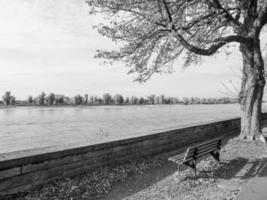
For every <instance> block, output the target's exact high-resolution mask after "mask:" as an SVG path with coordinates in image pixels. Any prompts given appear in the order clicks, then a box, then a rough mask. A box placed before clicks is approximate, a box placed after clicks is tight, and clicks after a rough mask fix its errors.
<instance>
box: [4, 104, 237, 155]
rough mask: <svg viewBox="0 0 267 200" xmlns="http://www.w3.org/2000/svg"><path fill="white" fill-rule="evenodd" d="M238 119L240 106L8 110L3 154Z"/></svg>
mask: <svg viewBox="0 0 267 200" xmlns="http://www.w3.org/2000/svg"><path fill="white" fill-rule="evenodd" d="M238 116H239V106H238V105H234V104H225V105H186V106H185V105H147V106H78V107H13V108H2V109H0V128H1V129H0V130H1V131H0V154H1V153H6V152H13V151H21V150H27V149H38V148H47V147H60V148H68V147H70V146H72V147H73V146H83V145H89V144H95V143H100V142H107V141H111V140H117V139H122V138H128V137H135V136H140V135H145V134H151V133H156V132H159V131H163V130H170V129H175V128H179V127H184V126H191V125H195V124H199V123H202V122H209V121H216V120H222V119H226V118H233V117H238Z"/></svg>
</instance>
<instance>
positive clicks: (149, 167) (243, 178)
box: [0, 138, 267, 200]
mask: <svg viewBox="0 0 267 200" xmlns="http://www.w3.org/2000/svg"><path fill="white" fill-rule="evenodd" d="M266 162H267V146H265V145H262V144H257V143H255V142H253V141H244V140H240V139H238V138H233V139H231V140H228V141H227V142H226V144H225V145H224V146H223V148H222V149H221V164H220V165H219V164H218V163H217V162H216V161H215V160H214V159H213V158H212V157H210V156H209V157H206V158H205V159H203V160H201V161H200V162H199V163H198V164H197V169H198V170H197V176H195V175H194V173H193V172H192V170H190V169H187V168H185V169H183V170H182V171H181V172H178V171H177V166H176V164H174V163H171V162H169V161H167V159H166V155H165V157H164V158H163V157H160V158H159V157H157V158H145V159H139V160H134V161H132V162H127V163H122V164H120V165H115V166H107V167H104V168H99V169H96V170H95V171H94V172H90V173H88V174H85V175H81V176H77V177H74V178H71V179H65V180H58V181H53V182H51V183H49V184H46V185H43V186H40V187H39V188H36V189H34V190H31V191H29V192H28V193H26V194H20V195H18V196H16V197H14V196H13V197H9V199H12V200H13V199H19V200H57V199H58V200H61V199H62V200H63V199H64V200H91V199H92V200H96V199H97V200H231V199H234V197H235V196H236V195H237V194H238V193H239V191H240V190H242V189H243V188H244V186H245V185H246V184H247V183H248V180H249V179H251V178H252V177H254V176H256V175H257V172H258V171H259V169H260V168H261V166H263V165H264V163H266ZM0 199H1V198H0Z"/></svg>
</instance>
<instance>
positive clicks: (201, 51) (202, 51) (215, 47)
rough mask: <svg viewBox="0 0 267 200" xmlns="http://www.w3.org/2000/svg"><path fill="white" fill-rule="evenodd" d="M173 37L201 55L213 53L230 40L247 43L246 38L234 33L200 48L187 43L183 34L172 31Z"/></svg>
mask: <svg viewBox="0 0 267 200" xmlns="http://www.w3.org/2000/svg"><path fill="white" fill-rule="evenodd" d="M174 34H175V35H174V36H175V37H176V38H177V40H178V41H179V42H180V43H181V44H182V45H183V46H184V47H185V48H186V49H187V50H189V51H191V52H193V53H195V54H198V55H202V56H210V55H212V54H214V53H215V52H216V51H217V50H218V49H219V48H221V47H222V46H224V45H225V44H227V43H231V42H239V43H247V42H248V39H246V38H244V37H241V36H236V35H231V36H227V37H221V38H218V39H217V40H216V41H214V44H213V45H212V46H210V47H209V48H207V49H202V48H199V47H196V46H194V45H191V44H189V43H188V42H187V41H186V40H185V39H184V38H183V36H181V35H180V34H178V33H174Z"/></svg>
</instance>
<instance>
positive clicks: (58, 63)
mask: <svg viewBox="0 0 267 200" xmlns="http://www.w3.org/2000/svg"><path fill="white" fill-rule="evenodd" d="M88 11H89V8H88V6H87V4H86V3H85V0H0V93H1V94H3V93H4V92H5V91H6V90H11V91H12V93H13V95H15V96H16V97H17V98H20V99H21V98H26V97H27V96H28V95H33V96H35V95H37V94H39V93H40V92H41V91H45V92H47V93H49V92H55V93H57V94H66V95H69V96H72V95H76V94H78V93H80V94H84V93H88V94H89V95H102V94H103V93H105V92H110V93H112V94H115V93H121V94H123V95H129V96H130V95H137V96H147V95H149V94H152V93H155V94H165V95H167V96H168V95H170V96H178V97H184V96H188V97H190V96H199V97H216V96H224V94H223V91H224V88H223V87H222V83H227V82H229V80H233V81H234V82H236V81H237V77H236V75H234V73H233V72H232V70H231V69H230V68H232V69H234V70H235V71H238V70H239V68H240V67H241V59H240V56H239V54H238V51H237V50H235V52H234V53H233V54H232V55H231V56H230V57H228V58H226V57H225V56H223V55H220V56H217V57H216V58H209V59H207V60H205V63H203V64H202V65H200V66H192V67H189V68H186V69H182V67H180V66H178V64H177V66H175V68H174V69H175V72H174V73H172V74H164V75H155V76H153V77H152V79H151V80H149V81H148V82H146V83H144V84H140V83H137V82H133V77H134V75H127V74H126V73H127V70H128V69H127V68H126V67H124V65H123V63H115V64H113V65H112V66H110V65H100V63H101V60H98V59H95V58H93V56H94V54H95V51H96V49H104V48H107V47H108V48H110V47H112V46H113V44H112V43H111V42H110V41H109V40H108V39H105V38H103V37H102V36H100V35H98V33H97V32H96V31H95V30H93V29H92V28H91V26H92V25H94V24H97V22H98V21H99V18H97V17H96V16H90V15H89V14H88Z"/></svg>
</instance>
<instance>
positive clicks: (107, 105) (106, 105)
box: [0, 102, 265, 109]
mask: <svg viewBox="0 0 267 200" xmlns="http://www.w3.org/2000/svg"><path fill="white" fill-rule="evenodd" d="M264 103H265V102H264ZM227 104H228V105H229V104H239V103H210V104H209V103H205V104H204V103H202V104H201V103H199V104H119V105H115V104H94V105H93V104H87V105H86V104H79V105H73V104H70V105H8V106H6V105H3V104H1V105H0V108H1V109H2V108H16V107H33V108H34V107H35V108H64V107H100V106H101V107H110V106H111V107H113V106H114V107H120V106H159V105H160V106H170V105H171V106H172V105H181V106H190V105H227Z"/></svg>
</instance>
